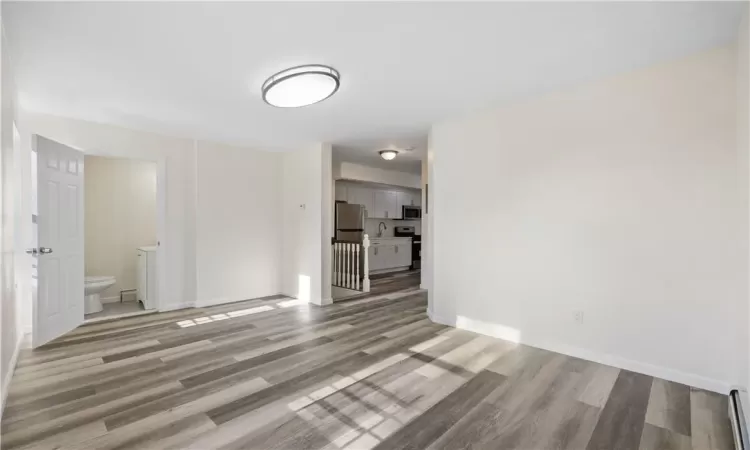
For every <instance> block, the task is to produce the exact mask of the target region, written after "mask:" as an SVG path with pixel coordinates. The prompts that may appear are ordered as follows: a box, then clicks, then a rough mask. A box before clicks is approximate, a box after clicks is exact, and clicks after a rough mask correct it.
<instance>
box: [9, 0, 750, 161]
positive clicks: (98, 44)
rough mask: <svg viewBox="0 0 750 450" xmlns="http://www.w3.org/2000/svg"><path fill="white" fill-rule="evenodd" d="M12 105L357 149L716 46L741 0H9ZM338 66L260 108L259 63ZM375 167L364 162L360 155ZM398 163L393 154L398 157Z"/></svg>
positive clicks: (220, 137)
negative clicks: (303, 90) (330, 81)
mask: <svg viewBox="0 0 750 450" xmlns="http://www.w3.org/2000/svg"><path fill="white" fill-rule="evenodd" d="M2 8H3V22H4V23H5V26H6V28H7V30H6V31H7V35H8V38H9V40H10V41H11V52H12V56H13V63H14V65H15V70H16V77H17V84H18V87H19V94H20V98H21V102H22V106H23V107H25V108H28V109H30V110H36V111H40V112H46V113H51V114H57V115H63V116H69V117H75V118H81V119H85V120H91V121H96V122H104V123H111V124H116V125H121V126H125V127H130V128H137V129H143V130H149V131H154V132H159V133H165V134H170V135H177V136H186V137H196V138H199V139H212V140H217V141H224V142H230V143H237V144H243V145H255V146H262V147H264V148H267V149H285V148H294V147H298V146H300V145H303V144H307V143H310V142H320V141H324V142H333V143H335V144H339V146H340V147H337V148H340V149H343V150H341V151H343V154H354V155H355V157H356V156H357V155H356V152H357V151H359V152H361V153H362V155H364V156H362V155H360V156H362V157H363V158H366V157H371V156H372V155H373V154H375V151H376V150H377V149H378V146H381V145H383V144H387V143H390V142H391V141H398V140H399V139H405V140H410V139H422V140H423V139H424V136H426V132H427V130H428V128H429V126H430V124H432V123H434V122H436V121H440V120H444V119H446V118H450V117H453V116H458V115H462V114H466V113H468V112H470V111H472V110H475V109H477V108H484V107H487V106H490V105H494V104H501V103H503V102H506V101H509V100H513V99H516V98H520V97H525V96H529V95H534V94H538V93H542V92H545V91H549V90H551V89H555V88H559V87H562V86H566V85H571V84H575V83H580V82H584V81H586V80H589V79H593V78H597V77H601V76H606V75H609V74H614V73H617V72H621V71H626V70H631V69H634V68H637V67H641V66H645V65H649V64H653V63H656V62H659V61H661V60H667V59H673V58H678V57H681V56H684V55H687V54H690V53H693V52H696V51H700V50H703V49H707V48H710V47H714V46H718V45H722V44H726V43H728V42H730V41H731V40H732V39H734V36H735V34H736V30H737V28H738V24H739V18H740V15H741V12H742V10H743V8H744V5H743V4H742V3H722V2H702V3H697V2H691V3H680V2H661V3H656V2H643V3H641V2H622V3H611V2H601V3H535V2H528V3H520V2H518V3H473V4H459V3H423V2H411V3H336V2H332V3H311V2H305V3H284V2H281V3H231V2H230V3H170V2H164V3H124V2H122V3H120V2H118V3H107V2H101V3H87V2H80V3H62V2H50V3H34V2H24V3H9V2H5V1H3V2H2ZM305 63H322V64H328V65H331V66H333V67H335V68H336V69H337V70H339V71H340V72H341V75H342V85H341V89H340V90H339V92H338V93H337V94H336V95H335V96H334V97H332V98H331V99H329V100H327V101H325V102H323V103H319V104H317V105H313V106H309V107H306V108H301V109H276V108H273V107H270V106H268V105H266V104H265V103H263V101H262V100H261V98H260V92H259V91H260V85H261V84H262V82H263V81H264V80H265V79H266V77H268V76H270V75H272V74H273V73H274V72H276V71H278V70H281V69H284V68H287V67H290V66H295V65H299V64H305ZM375 160H376V161H377V158H375ZM402 160H404V161H405V160H407V158H402Z"/></svg>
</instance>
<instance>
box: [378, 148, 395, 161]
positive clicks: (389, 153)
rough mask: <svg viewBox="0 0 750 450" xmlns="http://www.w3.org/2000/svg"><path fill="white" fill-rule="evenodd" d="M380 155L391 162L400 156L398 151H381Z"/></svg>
mask: <svg viewBox="0 0 750 450" xmlns="http://www.w3.org/2000/svg"><path fill="white" fill-rule="evenodd" d="M378 153H380V157H381V158H383V159H384V160H386V161H390V160H392V159H393V158H395V157H396V155H398V152H397V151H396V150H380V151H379V152H378Z"/></svg>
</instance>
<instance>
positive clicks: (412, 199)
mask: <svg viewBox="0 0 750 450" xmlns="http://www.w3.org/2000/svg"><path fill="white" fill-rule="evenodd" d="M421 204H422V193H421V192H399V193H398V210H399V213H400V212H401V207H402V206H420V205H421Z"/></svg>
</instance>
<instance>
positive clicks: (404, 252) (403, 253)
mask: <svg viewBox="0 0 750 450" xmlns="http://www.w3.org/2000/svg"><path fill="white" fill-rule="evenodd" d="M393 247H394V249H395V252H394V255H393V263H392V264H393V267H406V266H411V241H408V242H404V243H398V244H396V245H394V246H393Z"/></svg>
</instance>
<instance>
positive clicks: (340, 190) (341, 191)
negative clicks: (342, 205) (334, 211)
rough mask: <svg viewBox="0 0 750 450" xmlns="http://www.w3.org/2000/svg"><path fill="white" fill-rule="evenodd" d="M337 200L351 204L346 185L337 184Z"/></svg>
mask: <svg viewBox="0 0 750 450" xmlns="http://www.w3.org/2000/svg"><path fill="white" fill-rule="evenodd" d="M335 192H336V200H337V201H342V202H347V203H349V198H348V197H347V196H346V185H345V184H343V183H336V188H335Z"/></svg>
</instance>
